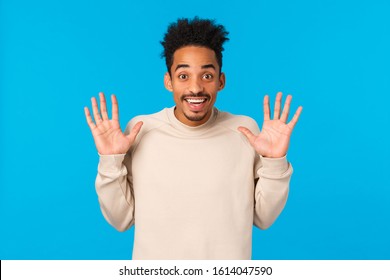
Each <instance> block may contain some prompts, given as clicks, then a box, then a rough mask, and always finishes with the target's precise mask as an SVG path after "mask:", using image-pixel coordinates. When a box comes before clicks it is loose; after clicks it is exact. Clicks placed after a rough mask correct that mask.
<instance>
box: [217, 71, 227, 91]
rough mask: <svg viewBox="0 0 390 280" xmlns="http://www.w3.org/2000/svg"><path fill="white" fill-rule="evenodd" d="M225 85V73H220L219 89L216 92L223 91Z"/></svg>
mask: <svg viewBox="0 0 390 280" xmlns="http://www.w3.org/2000/svg"><path fill="white" fill-rule="evenodd" d="M225 83H226V77H225V73H221V75H219V89H218V90H223V88H224V87H225Z"/></svg>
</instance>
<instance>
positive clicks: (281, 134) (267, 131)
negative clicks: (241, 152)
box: [239, 93, 302, 158]
mask: <svg viewBox="0 0 390 280" xmlns="http://www.w3.org/2000/svg"><path fill="white" fill-rule="evenodd" d="M281 98H282V94H281V93H278V95H277V96H276V101H275V110H274V119H273V120H271V119H270V110H269V100H268V96H265V97H264V123H263V127H262V129H261V132H260V133H259V134H258V135H254V134H253V133H252V132H251V131H250V130H249V129H248V128H245V127H240V128H239V130H240V131H241V132H242V133H243V134H244V135H245V136H246V137H247V138H248V140H249V142H250V144H251V145H252V147H253V148H254V149H255V150H256V152H257V153H258V154H260V155H262V156H264V157H270V158H277V157H283V156H284V155H286V153H287V150H288V145H289V142H290V136H291V133H292V130H293V128H294V126H295V124H296V123H297V121H298V118H299V115H300V113H301V111H302V107H299V108H298V109H297V111H296V113H295V115H294V117H293V118H292V120H291V121H290V122H289V123H286V122H287V118H288V113H289V110H290V103H291V98H292V97H291V96H287V99H286V102H285V105H284V109H283V112H282V114H281V115H280V103H281Z"/></svg>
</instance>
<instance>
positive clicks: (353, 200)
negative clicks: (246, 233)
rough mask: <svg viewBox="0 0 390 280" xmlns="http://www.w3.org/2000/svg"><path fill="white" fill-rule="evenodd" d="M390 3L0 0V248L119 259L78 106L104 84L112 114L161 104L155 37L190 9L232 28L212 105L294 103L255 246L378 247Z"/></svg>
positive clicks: (119, 236) (387, 228)
mask: <svg viewBox="0 0 390 280" xmlns="http://www.w3.org/2000/svg"><path fill="white" fill-rule="evenodd" d="M388 3H389V2H388V1H384V0H383V1H376V0H372V1H340V0H332V1H318V0H314V1H313V0H312V1H309V0H308V1H288V0H284V1H281V0H280V1H230V2H229V1H109V2H108V1H75V0H68V1H42V0H36V1H15V0H12V1H11V0H2V1H0V5H1V6H0V28H1V29H0V135H1V138H0V219H1V223H0V226H1V230H0V258H1V259H129V258H131V250H132V242H133V229H131V230H129V231H127V232H125V233H119V232H117V231H116V230H115V229H113V228H112V227H111V226H109V225H108V224H107V223H106V221H105V220H104V218H103V216H102V215H101V213H100V209H99V205H98V201H97V196H96V193H95V189H94V180H95V176H96V168H97V163H98V156H97V153H96V149H95V147H94V143H93V139H92V136H91V133H90V131H89V128H88V126H87V124H86V122H85V118H84V112H83V107H84V106H90V97H91V96H97V94H98V92H99V91H104V92H105V93H106V94H111V93H115V94H116V95H117V97H118V99H119V105H120V117H121V125H122V127H123V128H124V126H125V125H126V123H127V121H128V120H130V119H131V118H132V117H133V116H135V115H138V114H147V113H153V112H156V111H159V110H161V109H162V108H164V107H170V106H173V100H172V96H171V94H170V93H169V92H168V91H166V90H165V89H164V87H163V75H164V72H165V70H166V69H165V64H164V60H163V59H160V53H161V51H162V47H161V46H160V43H159V41H160V40H161V39H162V37H163V34H164V33H165V31H166V27H167V25H168V23H170V22H172V21H175V20H176V19H177V18H179V17H193V16H195V15H199V16H200V17H206V18H215V19H216V20H217V22H218V23H221V24H224V25H225V26H226V28H227V30H228V31H230V36H229V37H230V39H231V40H230V41H229V42H228V43H227V44H226V45H225V49H226V51H225V52H224V67H223V71H224V72H225V73H226V76H227V85H226V88H225V89H224V90H223V91H222V92H220V94H219V99H218V101H217V107H218V108H219V109H221V110H224V111H230V112H232V113H236V114H245V115H249V116H251V117H253V118H255V119H256V120H257V121H258V123H259V125H260V126H261V123H262V98H263V96H264V95H265V94H270V95H271V96H272V100H274V97H275V94H276V92H277V91H283V92H284V93H285V94H287V93H290V94H292V95H293V96H294V99H293V108H294V109H295V108H297V107H298V105H303V107H304V109H303V113H302V115H301V119H300V121H299V123H298V125H297V126H296V129H295V131H294V133H293V135H292V141H291V145H290V150H289V154H288V158H289V160H290V161H291V162H292V164H293V166H294V175H293V178H292V181H291V191H290V196H289V200H288V203H287V205H286V208H285V210H284V212H283V213H282V214H281V216H280V217H279V219H278V220H277V221H276V222H275V224H274V225H273V226H272V227H271V228H270V229H268V230H266V231H261V230H258V229H254V236H253V258H254V259H390V238H389V236H390V225H389V220H390V219H389V213H390V179H389V167H390V165H389V156H390V150H389V144H388V143H389V142H390V141H389V140H390V139H389V138H390V137H389V132H388V131H389V121H390V113H389V106H390V82H389V78H390V75H389V74H390V69H389V68H390V54H389V53H390V52H389V50H390V17H389V14H390V4H388ZM199 168H201V166H199Z"/></svg>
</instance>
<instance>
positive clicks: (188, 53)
mask: <svg viewBox="0 0 390 280" xmlns="http://www.w3.org/2000/svg"><path fill="white" fill-rule="evenodd" d="M219 71H220V70H219V65H218V62H217V59H216V57H215V53H214V51H213V50H211V49H209V48H205V47H198V46H186V47H182V48H180V49H178V50H176V51H175V53H174V55H173V64H172V67H171V75H169V73H168V72H167V73H166V74H165V76H164V84H165V87H166V88H167V89H168V90H169V91H171V92H173V99H174V101H175V103H176V107H175V116H176V118H177V119H178V120H179V121H181V122H182V123H184V124H186V125H188V126H198V125H201V124H204V123H205V122H206V121H207V120H208V119H209V118H210V116H211V113H212V110H213V107H214V103H215V101H216V98H217V92H218V91H220V90H221V89H223V88H224V86H225V75H224V74H223V73H221V74H219Z"/></svg>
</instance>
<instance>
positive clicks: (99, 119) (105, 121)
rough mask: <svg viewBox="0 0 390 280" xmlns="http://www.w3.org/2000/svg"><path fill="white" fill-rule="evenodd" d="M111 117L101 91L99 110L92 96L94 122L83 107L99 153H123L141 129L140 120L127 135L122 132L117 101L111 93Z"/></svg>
mask: <svg viewBox="0 0 390 280" xmlns="http://www.w3.org/2000/svg"><path fill="white" fill-rule="evenodd" d="M111 100H112V119H111V120H110V119H109V118H108V114H107V109H106V107H107V106H106V101H105V98H104V95H103V93H101V94H100V112H99V110H98V106H97V102H96V99H95V98H92V110H93V114H94V119H95V123H94V122H93V121H92V117H91V115H90V113H89V110H88V108H87V107H86V108H85V116H86V118H87V122H88V125H89V127H90V129H91V132H92V135H93V139H94V141H95V145H96V148H97V150H98V152H99V154H101V155H111V154H124V153H126V152H127V151H128V150H129V149H130V147H131V145H132V144H133V142H134V140H135V137H136V136H137V134H138V132H139V130H140V129H141V126H142V122H139V123H137V124H136V125H135V126H134V128H133V130H132V131H131V132H130V134H129V135H125V134H123V132H122V130H121V128H120V125H119V118H118V103H117V101H116V97H115V96H114V95H113V96H112V97H111Z"/></svg>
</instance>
